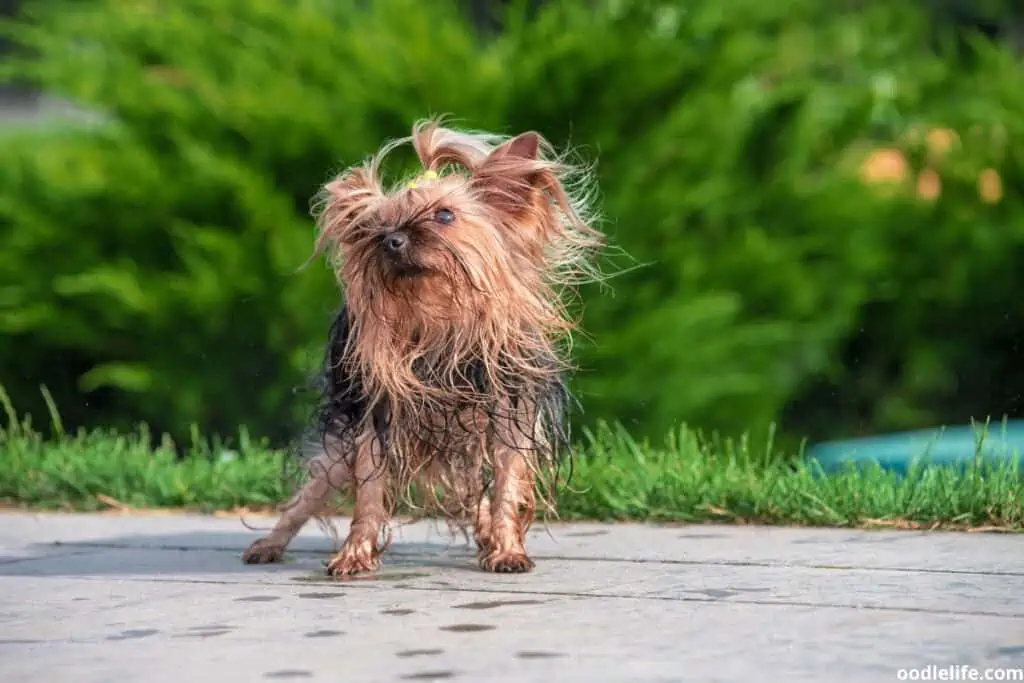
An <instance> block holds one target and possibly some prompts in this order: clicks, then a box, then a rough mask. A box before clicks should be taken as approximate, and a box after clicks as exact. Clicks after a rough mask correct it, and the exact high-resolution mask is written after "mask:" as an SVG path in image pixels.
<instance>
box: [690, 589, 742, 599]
mask: <svg viewBox="0 0 1024 683" xmlns="http://www.w3.org/2000/svg"><path fill="white" fill-rule="evenodd" d="M683 592H684V593H696V594H697V595H706V596H707V597H709V598H715V599H719V598H731V597H732V596H734V595H739V591H734V590H728V589H722V588H708V589H706V590H700V591H683Z"/></svg>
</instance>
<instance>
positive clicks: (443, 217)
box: [434, 209, 455, 225]
mask: <svg viewBox="0 0 1024 683" xmlns="http://www.w3.org/2000/svg"><path fill="white" fill-rule="evenodd" d="M434 220H436V221H437V222H438V223H440V224H442V225H451V224H452V223H454V222H455V214H454V213H453V212H452V211H451V210H450V209H438V210H437V211H436V212H435V213H434Z"/></svg>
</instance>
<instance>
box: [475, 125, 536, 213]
mask: <svg viewBox="0 0 1024 683" xmlns="http://www.w3.org/2000/svg"><path fill="white" fill-rule="evenodd" d="M543 146H544V139H543V138H542V137H541V136H540V134H539V133H536V132H534V131H529V132H526V133H522V134H520V135H517V136H516V137H514V138H512V139H511V140H508V141H507V142H504V143H503V144H501V145H499V146H498V147H497V148H495V149H494V151H492V152H491V153H490V154H489V155H488V156H487V159H485V160H484V161H483V163H481V164H480V166H479V167H477V169H476V172H475V173H474V175H475V176H476V179H477V184H478V187H480V189H481V190H482V192H483V194H484V199H485V201H487V202H488V203H490V204H493V205H494V206H496V207H497V208H499V209H501V210H502V211H505V212H506V213H509V214H512V215H517V214H519V213H521V212H523V211H526V210H529V209H531V208H533V207H534V206H535V202H536V199H537V194H538V192H539V191H541V190H543V189H544V188H545V187H546V186H547V185H548V184H549V183H550V180H551V173H550V170H549V165H550V164H549V163H548V162H546V161H544V159H543V158H542V157H541V151H542V148H543Z"/></svg>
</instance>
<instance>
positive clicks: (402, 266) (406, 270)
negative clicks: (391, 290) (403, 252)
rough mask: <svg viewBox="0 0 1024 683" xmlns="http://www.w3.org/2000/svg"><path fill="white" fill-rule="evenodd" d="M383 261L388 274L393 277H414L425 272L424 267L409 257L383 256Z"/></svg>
mask: <svg viewBox="0 0 1024 683" xmlns="http://www.w3.org/2000/svg"><path fill="white" fill-rule="evenodd" d="M384 261H385V268H386V269H387V270H388V274H389V275H391V276H392V277H395V278H399V279H408V278H414V277H417V276H419V275H423V274H424V273H426V272H427V269H426V268H424V267H423V266H421V265H420V264H418V263H416V262H415V261H413V260H411V259H409V258H395V257H385V258H384Z"/></svg>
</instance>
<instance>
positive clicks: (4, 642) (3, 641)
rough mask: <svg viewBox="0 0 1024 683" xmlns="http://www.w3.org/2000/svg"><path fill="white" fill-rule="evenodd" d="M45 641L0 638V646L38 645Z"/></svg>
mask: <svg viewBox="0 0 1024 683" xmlns="http://www.w3.org/2000/svg"><path fill="white" fill-rule="evenodd" d="M45 642H46V641H45V640H33V639H31V638H0V645H39V644H40V643H45Z"/></svg>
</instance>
